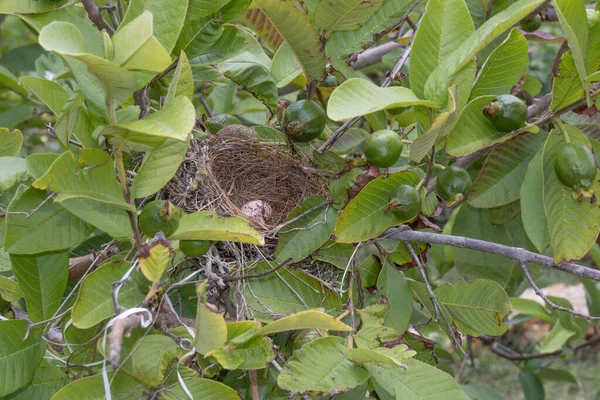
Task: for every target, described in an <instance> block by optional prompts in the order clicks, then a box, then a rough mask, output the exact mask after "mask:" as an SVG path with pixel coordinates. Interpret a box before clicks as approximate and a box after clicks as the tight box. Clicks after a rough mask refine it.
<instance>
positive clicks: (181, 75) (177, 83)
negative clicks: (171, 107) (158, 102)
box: [164, 51, 194, 105]
mask: <svg viewBox="0 0 600 400" xmlns="http://www.w3.org/2000/svg"><path fill="white" fill-rule="evenodd" d="M179 96H185V97H187V98H188V99H189V100H190V101H193V100H194V74H193V72H192V67H191V66H190V61H189V60H188V58H187V56H186V55H185V52H183V51H182V52H181V53H180V54H179V62H178V63H177V67H176V68H175V73H174V74H173V79H172V80H171V84H170V85H169V90H168V91H167V97H165V101H164V104H165V105H167V104H170V103H172V102H173V100H175V99H176V98H177V97H179Z"/></svg>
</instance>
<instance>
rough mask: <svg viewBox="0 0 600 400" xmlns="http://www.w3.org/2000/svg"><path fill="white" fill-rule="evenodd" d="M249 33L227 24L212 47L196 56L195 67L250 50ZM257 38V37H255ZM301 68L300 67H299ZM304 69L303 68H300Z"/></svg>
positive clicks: (220, 60)
mask: <svg viewBox="0 0 600 400" xmlns="http://www.w3.org/2000/svg"><path fill="white" fill-rule="evenodd" d="M248 35H249V34H248V33H247V32H246V31H244V30H243V28H241V27H238V26H230V25H226V26H224V27H223V34H222V35H221V36H220V37H219V38H218V40H217V41H216V42H214V43H213V44H212V46H210V48H209V49H208V50H206V51H204V52H203V53H202V54H201V55H200V56H198V57H196V58H194V67H197V66H198V65H199V64H215V63H218V62H222V61H225V60H227V59H228V58H231V57H234V56H237V55H238V54H241V53H244V52H246V51H250V47H251V46H249V42H251V41H252V39H249V38H248ZM254 40H256V39H254ZM298 68H300V67H298ZM300 70H301V71H302V68H300Z"/></svg>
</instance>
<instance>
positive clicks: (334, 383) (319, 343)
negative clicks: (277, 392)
mask: <svg viewBox="0 0 600 400" xmlns="http://www.w3.org/2000/svg"><path fill="white" fill-rule="evenodd" d="M367 379H369V373H368V372H367V371H365V370H364V369H362V368H361V367H359V366H358V365H356V364H354V363H353V362H352V361H350V360H349V359H348V350H347V348H346V346H344V341H343V339H342V338H338V337H322V338H318V339H315V340H313V341H311V342H309V343H307V344H305V345H304V346H302V347H301V348H300V350H296V351H295V352H294V355H293V356H292V358H291V359H290V360H289V361H288V363H287V364H286V366H285V367H284V368H283V371H281V373H280V374H279V376H278V377H277V384H278V385H279V387H281V388H282V389H284V390H288V391H290V392H291V393H311V394H318V393H322V394H328V393H330V392H332V391H336V392H343V391H346V390H348V389H351V388H353V387H356V386H359V385H362V384H363V383H365V382H366V381H367Z"/></svg>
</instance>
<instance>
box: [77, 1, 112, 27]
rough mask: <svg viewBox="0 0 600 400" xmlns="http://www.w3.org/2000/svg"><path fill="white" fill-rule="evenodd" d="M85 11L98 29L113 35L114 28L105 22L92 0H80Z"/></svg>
mask: <svg viewBox="0 0 600 400" xmlns="http://www.w3.org/2000/svg"><path fill="white" fill-rule="evenodd" d="M81 3H82V4H83V7H85V11H87V14H88V16H89V17H90V20H91V21H92V22H93V23H94V25H96V27H98V29H100V30H101V31H102V30H105V31H106V32H107V33H108V34H109V35H110V36H112V35H114V33H115V30H114V29H113V28H112V26H110V25H109V24H108V22H106V20H105V19H104V17H103V16H102V13H100V10H99V9H98V6H96V4H95V3H94V0H81Z"/></svg>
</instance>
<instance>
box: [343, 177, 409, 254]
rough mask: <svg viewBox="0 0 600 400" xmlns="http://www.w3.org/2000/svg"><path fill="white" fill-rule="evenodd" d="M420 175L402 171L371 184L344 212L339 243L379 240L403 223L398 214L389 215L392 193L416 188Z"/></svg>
mask: <svg viewBox="0 0 600 400" xmlns="http://www.w3.org/2000/svg"><path fill="white" fill-rule="evenodd" d="M418 182H419V177H418V175H417V174H416V173H415V172H413V171H401V172H397V173H395V174H392V175H390V176H388V177H386V178H384V177H380V178H377V179H375V180H373V181H371V182H369V183H368V184H367V185H366V186H365V187H364V188H363V189H362V190H361V191H360V193H359V194H358V196H356V197H355V198H354V199H352V201H351V202H350V203H348V205H347V206H346V208H345V209H344V211H342V213H341V214H340V216H339V218H338V220H337V223H336V226H335V232H334V235H335V236H336V238H337V241H338V242H341V243H356V242H362V241H365V240H368V239H372V238H374V237H377V236H379V235H380V234H381V233H383V232H384V231H385V230H386V229H388V228H390V227H392V226H394V225H400V224H401V223H403V222H407V221H403V220H402V219H400V218H398V217H397V216H396V215H395V214H393V213H390V212H387V213H386V212H385V208H386V206H387V205H388V203H389V202H390V196H391V193H392V192H393V191H394V190H395V189H396V188H397V187H398V186H400V185H410V186H416V185H417V183H418Z"/></svg>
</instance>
